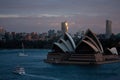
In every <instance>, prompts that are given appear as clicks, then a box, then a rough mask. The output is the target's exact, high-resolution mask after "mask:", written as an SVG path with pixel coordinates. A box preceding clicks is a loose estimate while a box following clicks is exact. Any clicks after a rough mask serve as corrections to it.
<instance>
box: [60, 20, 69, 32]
mask: <svg viewBox="0 0 120 80" xmlns="http://www.w3.org/2000/svg"><path fill="white" fill-rule="evenodd" d="M61 29H62V32H63V33H65V32H68V22H67V21H65V22H62V23H61Z"/></svg>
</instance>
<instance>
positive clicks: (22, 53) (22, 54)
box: [18, 43, 28, 56]
mask: <svg viewBox="0 0 120 80" xmlns="http://www.w3.org/2000/svg"><path fill="white" fill-rule="evenodd" d="M18 56H28V55H27V54H25V51H24V44H23V43H22V52H20V53H19V54H18Z"/></svg>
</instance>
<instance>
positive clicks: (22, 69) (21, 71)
mask: <svg viewBox="0 0 120 80" xmlns="http://www.w3.org/2000/svg"><path fill="white" fill-rule="evenodd" d="M13 73H15V74H19V75H24V74H25V69H24V68H23V67H20V66H17V67H16V68H15V70H14V71H13Z"/></svg>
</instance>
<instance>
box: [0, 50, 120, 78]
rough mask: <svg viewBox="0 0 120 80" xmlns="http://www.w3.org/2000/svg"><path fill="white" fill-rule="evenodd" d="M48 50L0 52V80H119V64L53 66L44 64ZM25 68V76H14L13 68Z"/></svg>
mask: <svg viewBox="0 0 120 80" xmlns="http://www.w3.org/2000/svg"><path fill="white" fill-rule="evenodd" d="M49 51H50V50H46V49H26V50H25V53H26V54H28V56H18V54H19V53H20V52H22V50H20V49H13V50H0V80H120V77H119V76H120V63H112V64H102V65H54V64H48V63H44V61H43V60H44V59H45V58H46V56H47V53H48V52H49ZM17 65H19V66H22V67H24V68H25V71H26V74H25V75H16V74H14V73H13V70H14V68H15V67H16V66H17Z"/></svg>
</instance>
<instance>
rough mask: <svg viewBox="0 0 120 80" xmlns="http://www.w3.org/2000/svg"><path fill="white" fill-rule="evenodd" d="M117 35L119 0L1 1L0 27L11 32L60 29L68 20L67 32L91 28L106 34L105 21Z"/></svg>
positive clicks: (119, 11)
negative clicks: (109, 22)
mask: <svg viewBox="0 0 120 80" xmlns="http://www.w3.org/2000/svg"><path fill="white" fill-rule="evenodd" d="M106 19H109V20H111V21H112V29H113V33H119V32H120V0H0V26H2V27H3V28H4V29H6V30H7V31H10V32H13V31H15V32H39V33H42V32H47V31H48V30H49V29H55V30H60V29H61V27H60V26H61V22H63V21H68V23H69V32H71V33H74V32H77V31H80V30H86V29H87V28H90V29H92V30H93V31H94V32H96V33H105V21H106Z"/></svg>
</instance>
